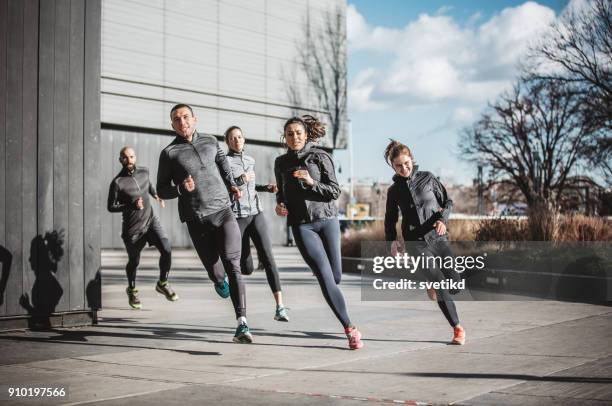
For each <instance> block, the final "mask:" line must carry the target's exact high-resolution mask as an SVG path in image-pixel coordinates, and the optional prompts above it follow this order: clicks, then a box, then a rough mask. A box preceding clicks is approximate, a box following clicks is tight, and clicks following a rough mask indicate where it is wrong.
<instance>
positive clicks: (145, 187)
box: [107, 166, 157, 242]
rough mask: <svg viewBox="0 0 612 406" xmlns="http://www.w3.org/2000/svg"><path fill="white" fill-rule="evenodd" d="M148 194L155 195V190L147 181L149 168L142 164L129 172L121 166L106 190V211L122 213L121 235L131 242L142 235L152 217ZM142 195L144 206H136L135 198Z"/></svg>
mask: <svg viewBox="0 0 612 406" xmlns="http://www.w3.org/2000/svg"><path fill="white" fill-rule="evenodd" d="M149 195H151V196H153V197H155V196H157V192H156V191H155V188H154V187H153V185H152V184H151V182H150V181H149V170H148V169H147V168H145V167H144V166H138V167H135V168H134V172H130V171H129V170H128V169H127V168H123V169H122V170H121V172H119V174H117V176H115V178H114V179H113V181H112V182H111V184H110V188H109V190H108V204H107V208H108V211H110V212H111V213H118V212H121V213H123V222H122V225H121V230H122V231H121V237H122V238H123V239H128V240H130V241H132V242H134V241H137V240H138V239H139V238H140V237H142V236H143V235H144V234H145V233H146V232H147V230H148V229H149V225H150V224H151V220H152V219H153V208H152V207H151V199H150V198H149ZM139 197H142V200H143V204H144V208H143V209H142V210H138V209H137V208H136V200H138V198H139Z"/></svg>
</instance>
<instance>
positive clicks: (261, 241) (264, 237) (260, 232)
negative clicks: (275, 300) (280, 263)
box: [237, 213, 281, 293]
mask: <svg viewBox="0 0 612 406" xmlns="http://www.w3.org/2000/svg"><path fill="white" fill-rule="evenodd" d="M237 220H238V227H240V233H241V234H242V256H241V258H240V270H241V271H242V274H243V275H250V274H252V273H253V271H254V270H255V267H254V266H253V256H252V255H251V242H250V240H253V243H254V244H255V248H256V249H257V257H258V258H259V262H261V264H262V265H263V267H264V269H265V270H266V278H267V279H268V285H270V289H272V293H276V292H280V291H281V285H280V280H279V278H278V269H277V268H276V263H275V262H274V256H273V255H272V243H271V241H270V235H269V234H268V227H267V225H266V219H265V218H264V215H263V213H258V214H256V215H254V216H248V217H241V218H239V219H237Z"/></svg>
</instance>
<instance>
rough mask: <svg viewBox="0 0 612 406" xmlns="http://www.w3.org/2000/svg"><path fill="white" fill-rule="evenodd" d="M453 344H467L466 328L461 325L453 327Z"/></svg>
mask: <svg viewBox="0 0 612 406" xmlns="http://www.w3.org/2000/svg"><path fill="white" fill-rule="evenodd" d="M451 344H454V345H463V344H465V330H464V329H463V327H461V326H457V327H455V328H454V329H453V341H451Z"/></svg>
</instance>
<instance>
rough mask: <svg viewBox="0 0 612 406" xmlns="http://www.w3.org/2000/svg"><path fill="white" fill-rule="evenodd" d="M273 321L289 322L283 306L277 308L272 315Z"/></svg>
mask: <svg viewBox="0 0 612 406" xmlns="http://www.w3.org/2000/svg"><path fill="white" fill-rule="evenodd" d="M274 320H276V321H289V313H288V312H287V308H286V307H283V306H279V307H277V308H276V314H275V315H274Z"/></svg>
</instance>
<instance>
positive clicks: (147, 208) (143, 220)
mask: <svg viewBox="0 0 612 406" xmlns="http://www.w3.org/2000/svg"><path fill="white" fill-rule="evenodd" d="M119 162H121V165H122V166H123V169H122V170H121V172H119V174H117V176H115V178H114V179H113V181H112V182H111V184H110V188H109V191H108V205H107V208H108V211H110V212H111V213H122V214H123V222H122V227H121V228H122V232H121V238H122V239H123V243H124V244H125V248H126V250H127V253H128V263H127V265H126V266H125V272H126V274H127V279H128V287H127V289H126V293H127V295H128V303H129V304H130V306H131V307H132V308H134V309H140V308H141V307H142V304H141V302H140V299H139V298H138V290H136V268H138V264H139V263H140V253H141V252H142V249H143V248H144V247H145V245H146V244H147V243H149V245H153V246H155V248H157V250H158V251H159V253H160V257H159V281H158V282H157V284H156V285H155V290H156V291H157V292H159V293H161V294H162V295H164V296H166V299H168V300H170V301H172V302H173V301H175V300H178V295H177V294H176V293H174V291H173V290H172V288H171V287H170V284H169V283H168V273H169V272H170V265H171V262H172V253H171V248H170V242H169V241H168V238H167V237H166V234H165V233H164V230H163V229H162V227H161V224H160V222H159V219H158V218H157V216H155V214H154V213H153V208H152V207H151V203H150V198H149V195H151V196H153V197H154V198H155V200H157V201H158V202H159V203H160V205H161V206H162V207H164V201H163V200H161V199H160V198H159V196H157V192H156V191H155V188H154V187H153V185H152V184H151V182H150V181H149V170H148V169H147V168H145V167H144V166H138V167H137V166H136V153H135V152H134V150H133V149H132V148H130V147H123V148H121V151H120V152H119Z"/></svg>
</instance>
